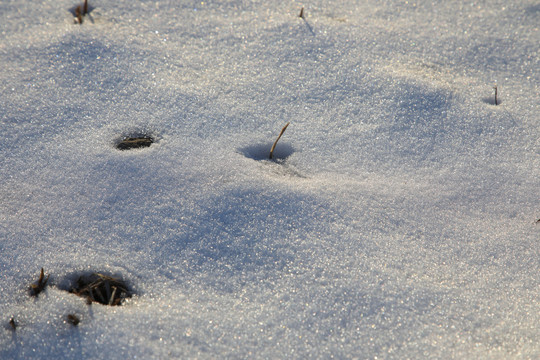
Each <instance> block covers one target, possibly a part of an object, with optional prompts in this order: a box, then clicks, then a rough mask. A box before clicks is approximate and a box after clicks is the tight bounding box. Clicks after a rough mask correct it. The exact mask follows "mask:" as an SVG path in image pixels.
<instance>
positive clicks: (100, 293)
mask: <svg viewBox="0 0 540 360" xmlns="http://www.w3.org/2000/svg"><path fill="white" fill-rule="evenodd" d="M73 278H74V279H73V280H68V283H69V284H68V285H67V286H63V287H62V286H61V288H62V289H63V290H66V291H69V292H70V293H72V294H75V295H77V296H80V297H83V298H85V299H86V300H87V301H88V303H89V304H91V303H93V302H97V303H100V304H103V305H110V306H117V305H122V302H123V301H124V300H125V299H127V298H130V297H131V296H132V294H133V292H132V291H131V290H130V288H129V286H128V284H126V282H125V281H124V280H122V279H121V278H118V277H113V276H109V275H105V274H103V273H90V274H87V273H85V274H79V276H77V274H75V275H73Z"/></svg>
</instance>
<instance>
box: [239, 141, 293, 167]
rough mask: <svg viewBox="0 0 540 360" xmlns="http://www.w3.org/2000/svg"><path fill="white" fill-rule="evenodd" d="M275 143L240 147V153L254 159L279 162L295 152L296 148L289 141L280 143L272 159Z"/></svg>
mask: <svg viewBox="0 0 540 360" xmlns="http://www.w3.org/2000/svg"><path fill="white" fill-rule="evenodd" d="M272 145H273V143H266V144H258V145H250V146H247V147H245V148H242V149H239V151H240V153H241V154H243V155H244V156H245V157H247V158H250V159H253V160H258V161H259V160H268V161H274V162H277V163H283V162H284V161H285V160H287V158H288V157H289V156H291V155H292V154H293V153H294V148H293V147H292V146H291V145H290V144H288V143H278V144H277V146H276V148H275V149H274V156H273V158H272V160H270V158H269V156H270V150H271V149H272Z"/></svg>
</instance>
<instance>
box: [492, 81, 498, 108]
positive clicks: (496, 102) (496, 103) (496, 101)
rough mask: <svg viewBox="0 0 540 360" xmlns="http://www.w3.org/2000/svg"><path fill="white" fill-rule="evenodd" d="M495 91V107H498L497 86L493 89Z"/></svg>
mask: <svg viewBox="0 0 540 360" xmlns="http://www.w3.org/2000/svg"><path fill="white" fill-rule="evenodd" d="M493 88H494V89H495V105H499V101H498V100H497V85H495V86H494V87H493Z"/></svg>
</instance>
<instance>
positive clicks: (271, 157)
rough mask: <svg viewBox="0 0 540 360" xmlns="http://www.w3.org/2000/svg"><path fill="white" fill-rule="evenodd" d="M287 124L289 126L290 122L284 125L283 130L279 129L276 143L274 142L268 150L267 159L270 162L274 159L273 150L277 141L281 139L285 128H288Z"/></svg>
mask: <svg viewBox="0 0 540 360" xmlns="http://www.w3.org/2000/svg"><path fill="white" fill-rule="evenodd" d="M289 124H290V122H288V123H286V124H285V126H284V127H283V129H281V132H280V133H279V136H278V137H277V139H276V141H275V142H274V145H272V149H271V150H270V156H269V157H268V158H269V159H270V160H272V159H273V158H274V150H275V148H276V145H277V142H278V141H279V139H280V138H281V135H283V133H284V132H285V130H286V129H287V126H289Z"/></svg>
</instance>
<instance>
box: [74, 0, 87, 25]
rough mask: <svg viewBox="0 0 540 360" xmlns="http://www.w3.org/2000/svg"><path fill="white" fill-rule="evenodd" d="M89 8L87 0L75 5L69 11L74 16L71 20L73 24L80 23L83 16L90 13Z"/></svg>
mask: <svg viewBox="0 0 540 360" xmlns="http://www.w3.org/2000/svg"><path fill="white" fill-rule="evenodd" d="M90 10H91V9H90V8H89V7H88V0H84V3H83V4H81V5H77V6H76V7H74V8H73V9H72V10H71V13H72V14H73V16H75V20H73V22H74V23H75V24H80V25H82V23H83V20H84V17H85V16H86V15H87V14H89V13H90Z"/></svg>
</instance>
